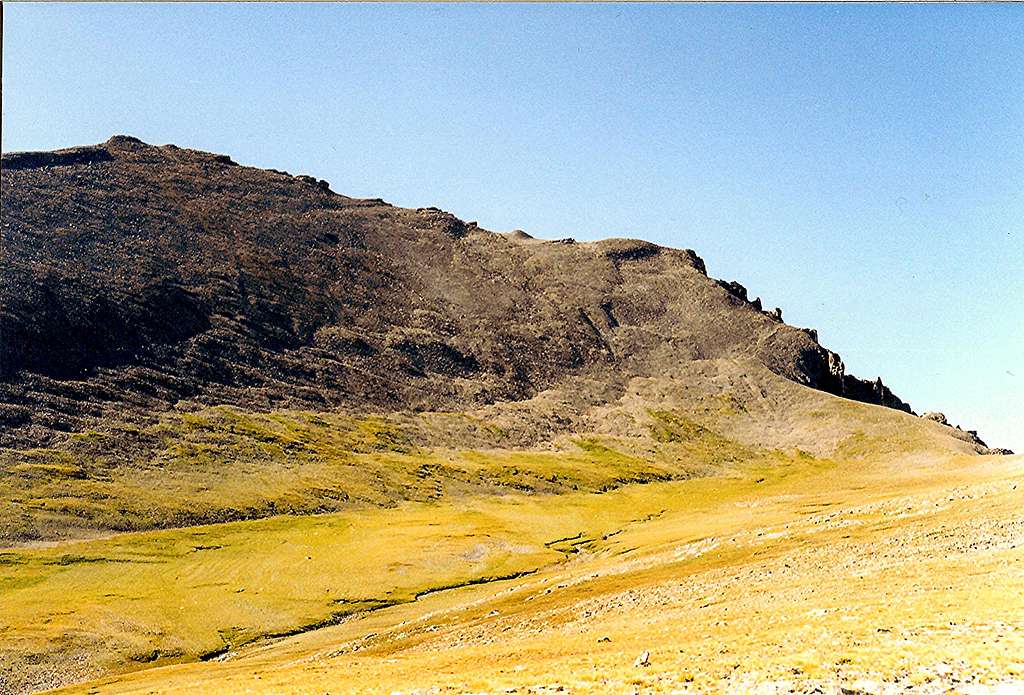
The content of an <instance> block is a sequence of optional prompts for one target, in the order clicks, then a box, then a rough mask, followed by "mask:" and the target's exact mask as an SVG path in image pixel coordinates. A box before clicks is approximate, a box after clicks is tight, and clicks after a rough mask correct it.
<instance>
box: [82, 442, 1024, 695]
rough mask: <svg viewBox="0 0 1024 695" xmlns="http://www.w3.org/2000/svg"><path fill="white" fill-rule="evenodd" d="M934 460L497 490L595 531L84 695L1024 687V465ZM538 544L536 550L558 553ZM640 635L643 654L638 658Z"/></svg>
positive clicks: (488, 509)
mask: <svg viewBox="0 0 1024 695" xmlns="http://www.w3.org/2000/svg"><path fill="white" fill-rule="evenodd" d="M936 464H937V465H934V466H929V467H928V468H927V470H925V469H924V467H921V466H918V467H913V468H905V469H902V470H900V469H898V468H894V467H892V466H891V465H888V464H885V465H882V464H880V463H867V462H862V463H861V464H859V465H850V466H848V467H844V468H842V469H839V468H834V467H830V466H822V467H819V466H813V465H798V466H793V467H790V468H789V475H781V476H778V475H773V472H772V471H768V470H765V471H760V472H758V471H751V472H750V475H749V476H744V477H737V478H731V479H705V480H694V481H681V482H671V483H664V484H658V485H655V486H645V487H643V488H640V487H630V488H626V489H623V490H619V491H616V492H613V493H608V494H605V495H600V496H596V495H576V496H565V497H561V498H558V501H557V502H556V503H554V504H550V503H549V504H546V505H545V506H544V514H543V515H537V516H536V517H535V516H534V515H536V514H537V509H536V508H535V507H534V506H533V504H534V501H530V500H504V501H501V502H499V503H497V506H496V507H492V506H491V505H492V504H495V502H488V503H483V504H482V505H481V506H480V507H477V508H475V509H474V513H476V514H480V515H481V516H482V517H484V518H487V519H488V520H489V521H488V526H490V524H491V523H493V520H494V519H496V518H503V519H506V520H513V519H514V520H517V521H518V522H523V521H525V519H527V518H529V519H531V523H529V524H526V523H520V524H518V525H516V527H515V528H511V529H509V530H510V531H511V532H512V533H513V534H515V535H517V536H518V534H520V533H522V531H521V530H520V528H530V529H536V530H537V531H538V532H539V533H540V537H544V536H545V532H546V534H547V536H548V537H550V536H556V535H558V534H559V533H568V532H570V531H577V532H582V534H583V536H584V537H585V538H589V539H590V540H589V541H588V542H587V543H586V544H584V545H583V546H582V547H581V548H580V552H579V553H577V554H576V555H573V556H572V557H571V559H569V560H567V561H562V562H557V563H554V564H549V565H547V566H546V567H544V568H542V569H541V570H540V571H539V572H537V573H536V574H531V575H527V576H524V577H520V578H518V579H512V580H508V581H499V582H493V583H488V584H480V585H475V586H470V587H466V588H463V589H457V590H452V591H445V592H439V593H433V594H429V595H426V596H421V597H420V598H419V599H417V600H416V601H414V602H411V603H405V604H403V605H399V606H395V607H391V608H385V609H381V610H377V611H371V612H369V613H363V614H361V615H359V616H355V617H353V618H352V619H350V620H349V621H346V622H344V623H342V624H340V625H337V626H334V627H329V628H326V629H323V630H317V631H312V632H308V633H305V634H302V635H298V636H295V637H292V638H289V639H285V640H283V641H279V642H275V643H270V644H265V645H262V646H257V647H254V648H249V649H243V650H241V651H240V652H239V653H237V654H235V655H233V656H232V658H230V659H228V660H226V661H223V662H220V663H203V664H186V665H181V666H169V667H165V668H158V669H153V670H148V671H141V672H138V673H135V674H131V675H126V676H121V677H115V678H108V679H105V680H102V681H98V682H96V683H93V684H90V685H89V686H88V688H84V687H83V688H82V689H81V690H82V691H84V690H86V689H89V691H90V692H216V693H225V692H273V693H286V692H332V693H337V692H392V691H394V690H401V691H405V692H408V691H409V690H412V689H416V688H430V687H432V686H442V687H444V688H445V689H448V690H450V691H453V692H479V691H486V692H508V691H509V690H511V689H517V690H515V691H518V692H526V691H527V689H529V688H535V687H537V686H547V687H549V688H554V687H557V686H563V687H565V688H567V689H568V690H569V691H571V692H631V691H632V690H633V689H634V688H639V689H641V690H642V691H644V692H670V691H675V690H678V689H680V688H692V689H695V690H707V691H713V692H721V691H723V690H727V689H729V688H733V689H734V691H736V692H748V691H749V689H750V688H751V687H752V684H753V683H755V682H756V683H760V684H762V685H763V684H765V683H766V682H768V683H774V684H777V685H782V686H784V687H785V686H787V685H789V686H793V687H797V686H798V685H800V684H804V685H821V684H824V683H827V682H843V683H846V684H847V685H852V684H854V683H855V682H857V681H858V680H861V679H864V678H867V679H870V680H872V681H874V682H876V683H877V682H881V681H883V680H888V681H890V682H893V683H899V684H900V686H901V687H922V688H924V687H926V686H929V685H930V687H932V688H933V689H938V688H939V687H940V686H949V685H951V684H954V685H955V683H956V681H957V679H962V681H964V682H966V681H970V680H973V681H975V682H993V681H1005V680H1007V679H1017V680H1016V683H1017V686H1016V687H1020V686H1021V685H1024V680H1021V679H1024V660H1022V659H1021V658H1020V655H1021V654H1024V570H1022V561H1024V522H1022V519H1021V511H1020V510H1021V502H1022V494H1021V492H1020V490H1024V459H1022V458H1021V457H1015V458H1014V459H1013V460H1006V459H999V460H995V461H993V460H991V459H979V458H975V459H971V460H968V459H965V458H961V459H946V460H944V461H936ZM776 472H781V470H779V469H776ZM754 476H756V477H754ZM758 480H761V482H759V483H758V482H756V481H758ZM883 481H885V482H887V483H888V484H881V483H882V482H883ZM591 504H593V505H594V506H593V507H590V505H591ZM571 510H575V512H581V511H582V512H583V513H582V514H580V515H578V516H577V515H576V513H575V512H574V511H571ZM587 510H589V511H587ZM597 510H600V514H599V515H597V516H592V515H591V514H592V513H594V512H596V511H597ZM395 513H397V512H387V514H395ZM503 513H508V514H510V515H511V516H503ZM432 518H436V517H432ZM534 518H538V519H540V518H543V519H544V520H545V521H544V524H545V525H546V527H545V528H543V529H541V528H539V527H538V526H537V525H535V524H534V523H533V522H532V520H533V519H534ZM450 521H454V519H450ZM455 523H459V524H461V523H463V522H455ZM464 528H465V527H464ZM506 528H508V527H506ZM609 529H616V530H617V531H618V532H615V531H612V532H611V534H614V535H610V532H609ZM501 533H502V532H499V533H498V534H497V535H498V536H499V537H500V535H501ZM603 536H607V537H603ZM482 537H483V536H481V538H482ZM492 537H493V536H492ZM522 540H523V542H526V543H530V542H531V541H530V540H528V539H527V538H522ZM532 542H534V543H535V542H536V541H532ZM534 549H535V551H536V552H537V553H538V555H537V556H536V558H532V559H531V560H528V561H527V562H526V564H529V562H532V561H542V562H543V561H546V559H547V558H544V557H543V554H542V551H541V550H540V547H539V546H535V547H534ZM606 638H607V639H606ZM645 650H648V651H649V652H650V664H649V666H648V667H646V668H638V667H635V666H634V665H633V664H634V660H635V658H636V657H637V656H638V655H639V654H640V653H641V652H642V651H645ZM865 688H866V689H867V691H868V692H871V691H872V688H871V687H870V686H865ZM74 690H75V691H78V690H79V689H74ZM783 691H784V692H785V690H783Z"/></svg>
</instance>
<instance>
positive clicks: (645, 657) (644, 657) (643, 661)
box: [633, 649, 651, 668]
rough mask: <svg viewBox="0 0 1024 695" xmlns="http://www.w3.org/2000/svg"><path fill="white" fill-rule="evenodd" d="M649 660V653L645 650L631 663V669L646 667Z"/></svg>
mask: <svg viewBox="0 0 1024 695" xmlns="http://www.w3.org/2000/svg"><path fill="white" fill-rule="evenodd" d="M650 658H651V653H650V652H649V651H647V650H646V649H645V650H644V651H643V652H642V653H641V654H640V656H638V657H637V658H636V661H634V662H633V667H634V668H644V667H646V666H647V663H648V661H649V660H650Z"/></svg>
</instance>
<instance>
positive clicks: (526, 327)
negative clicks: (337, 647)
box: [0, 136, 987, 451]
mask: <svg viewBox="0 0 1024 695" xmlns="http://www.w3.org/2000/svg"><path fill="white" fill-rule="evenodd" d="M2 168H3V176H4V186H3V208H4V222H3V237H4V240H5V243H4V246H5V254H4V255H5V266H6V267H7V272H5V273H4V279H3V280H2V281H0V323H2V324H3V326H2V328H0V330H2V333H3V342H4V345H5V349H4V351H3V352H4V359H3V360H2V362H0V424H2V425H3V427H2V428H0V446H34V445H40V444H46V443H49V442H52V441H54V440H55V438H59V437H60V436H61V433H64V432H72V431H77V430H80V429H82V428H84V427H86V426H88V425H89V423H91V422H95V421H97V420H100V419H102V418H104V417H105V416H106V415H108V414H109V413H111V412H118V413H122V414H123V413H125V412H127V413H129V414H130V417H129V419H131V417H137V418H140V419H143V420H144V419H145V418H146V415H147V413H149V412H150V411H163V410H168V409H172V408H178V409H185V410H189V409H195V408H200V407H206V406H211V405H218V404H228V405H237V406H241V407H246V408H255V409H269V408H278V407H306V408H310V407H312V408H329V409H330V408H339V407H344V408H356V409H366V410H370V411H384V412H386V411H397V410H404V409H412V410H441V409H465V408H469V407H478V406H482V405H486V404H488V403H493V402H497V401H506V400H508V401H517V400H524V399H527V398H530V397H532V396H534V395H536V394H537V393H539V392H541V391H543V390H545V389H547V388H550V387H552V386H555V385H557V384H559V383H561V382H562V381H564V380H565V378H566V377H567V376H573V377H576V376H580V377H588V378H609V377H611V376H615V377H623V378H626V377H630V376H643V375H655V374H658V373H659V372H660V371H663V370H664V369H665V368H666V367H668V366H671V365H673V364H675V363H678V362H680V361H688V360H701V359H713V358H720V357H741V356H752V357H754V358H756V359H758V360H759V361H761V362H762V363H763V364H764V365H765V366H767V367H768V369H770V370H771V371H773V372H775V373H777V374H780V375H782V376H784V377H786V378H788V379H790V380H793V381H796V382H797V383H801V384H804V385H808V386H811V387H813V388H817V389H819V390H822V391H825V392H828V393H832V394H835V395H839V396H842V397H846V398H850V399H853V400H858V401H862V402H867V403H872V404H877V405H883V406H886V407H889V408H894V409H897V410H902V411H905V412H908V413H912V412H913V411H912V410H911V409H910V406H909V405H907V404H906V403H904V402H903V401H902V400H901V399H900V398H899V397H897V396H896V395H895V394H893V393H892V392H891V391H890V390H889V388H888V387H887V386H885V385H884V384H883V383H882V381H881V379H877V380H874V381H868V380H862V379H859V378H857V377H854V376H852V375H849V374H847V373H846V370H845V366H844V365H843V362H842V359H841V357H840V356H839V355H838V354H837V353H835V352H833V351H831V350H828V349H827V348H824V347H823V346H821V345H820V344H819V343H818V338H817V332H816V331H814V330H813V329H803V328H796V327H792V326H789V325H787V324H785V323H783V322H782V316H781V310H778V309H776V310H774V311H764V310H763V308H762V307H761V304H760V300H759V299H755V300H750V299H749V298H748V296H747V291H746V289H745V288H744V287H743V286H742V285H740V284H739V283H737V282H727V281H723V280H715V279H713V278H710V277H708V276H707V271H706V268H705V266H704V262H703V261H702V260H701V259H700V257H699V256H697V254H696V253H695V252H693V251H691V250H688V249H685V250H678V249H671V248H667V247H662V246H658V245H656V244H652V243H650V242H646V241H641V240H635V239H605V240H601V241H595V242H582V243H581V242H576V241H574V240H572V239H560V240H555V241H543V240H537V239H533V238H532V237H529V235H525V234H498V233H494V232H490V231H487V230H484V229H483V228H481V227H479V226H478V225H476V223H474V222H465V221H463V220H460V219H459V218H457V217H455V216H454V215H452V214H450V213H447V212H444V211H442V210H440V209H438V208H431V207H428V208H418V209H415V210H413V209H406V208H398V207H395V206H392V205H389V204H387V203H385V202H384V201H382V200H380V199H357V198H350V197H347V196H344V195H340V194H337V193H334V192H333V191H331V190H330V186H329V184H328V183H327V182H326V181H323V180H321V179H316V178H314V177H311V176H292V175H290V174H288V173H287V172H281V171H277V170H273V169H255V168H251V167H244V166H241V165H238V164H237V163H235V162H234V161H233V160H232V159H231V158H230V157H228V156H226V155H218V154H212V153H206V152H200V151H197V150H188V149H183V148H179V147H177V146H174V145H164V146H153V145H147V144H146V143H143V142H142V141H141V140H138V139H137V138H133V137H129V136H114V137H112V138H111V139H109V140H108V141H107V142H105V143H102V144H100V145H93V146H83V147H76V148H69V149H64V150H57V151H53V152H27V153H11V154H4V155H3V167H2ZM567 268H572V269H573V272H572V274H571V275H567V274H566V269H567ZM612 380H614V379H612ZM963 436H967V435H966V434H964V435H963ZM971 436H973V438H974V439H975V440H976V442H974V443H975V444H976V446H977V447H978V450H979V451H983V450H984V451H987V448H986V447H985V445H984V443H983V442H981V440H980V439H977V437H976V435H971Z"/></svg>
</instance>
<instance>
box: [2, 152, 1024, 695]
mask: <svg viewBox="0 0 1024 695" xmlns="http://www.w3.org/2000/svg"><path fill="white" fill-rule="evenodd" d="M0 202H2V242H3V248H2V251H3V255H2V271H3V272H2V273H0V605H2V606H3V608H4V610H2V611H0V694H3V695H6V694H7V693H27V692H36V691H40V690H45V689H49V688H55V687H63V686H67V687H69V688H71V689H72V691H75V690H76V689H77V690H78V691H81V692H97V691H101V692H119V691H146V692H216V693H224V692H254V691H255V692H285V691H287V692H293V691H295V692H309V691H311V690H315V691H316V692H325V691H327V692H336V691H344V692H356V691H358V692H392V691H395V690H396V689H400V690H411V691H416V690H423V691H429V690H430V688H433V687H435V686H436V687H441V686H445V687H450V688H451V689H452V690H453V691H458V692H469V691H472V692H480V691H487V692H528V691H529V692H540V691H544V690H552V691H558V690H564V689H568V690H571V691H574V692H609V691H615V692H619V691H624V692H631V691H632V690H633V689H634V688H642V689H643V690H644V691H645V692H646V691H648V690H649V691H651V692H676V691H680V690H682V691H689V690H694V691H696V692H722V691H729V690H731V691H734V692H748V691H751V690H753V689H756V688H755V686H757V687H760V686H764V687H765V688H768V689H769V690H770V691H771V692H830V691H838V690H837V689H839V688H840V686H841V690H842V691H844V692H875V691H876V690H877V689H875V690H873V689H871V688H869V687H867V686H864V687H861V686H858V685H855V684H854V683H855V681H856V682H860V681H857V679H858V678H859V679H861V680H863V679H876V681H878V682H882V681H884V682H885V683H887V684H889V685H892V687H900V688H904V687H907V688H911V689H912V688H913V687H914V685H915V683H918V682H926V683H933V684H942V685H943V686H944V687H947V686H948V687H953V686H954V685H956V684H957V683H965V682H968V679H969V678H970V679H973V680H971V681H970V682H972V683H996V684H1003V685H1007V687H1011V688H1012V687H1017V686H1020V685H1021V683H1022V681H1021V680H1020V679H1019V678H1018V677H1017V676H1019V675H1021V673H1022V672H1020V671H1019V670H1016V671H1015V670H1014V669H1018V667H1019V657H1018V655H1019V653H1020V649H1021V648H1024V637H1022V633H1020V632H1019V631H1015V630H1014V629H1013V625H1014V624H1015V623H1014V620H1015V617H1014V616H1024V603H1022V600H1024V599H1022V596H1024V592H1020V591H1017V590H1016V589H1017V588H1019V587H1018V586H1017V584H1019V581H1018V582H1017V584H1014V582H1015V581H1017V580H1018V579H1019V577H1017V576H1016V575H1015V574H1014V571H1015V570H1014V567H1017V566H1019V564H1015V563H1019V562H1020V553H1021V550H1020V549H1021V548H1024V525H1022V524H1021V521H1020V519H1019V509H1020V508H1021V507H1020V493H1019V492H1018V484H1019V483H1020V482H1024V477H1022V476H1024V467H1022V463H1021V459H1020V457H1004V456H999V457H991V456H987V454H995V453H1009V452H1006V451H1004V450H998V449H990V448H988V447H986V446H985V444H984V443H983V442H982V441H981V440H980V439H978V438H977V435H976V434H975V433H974V432H969V431H963V430H961V429H960V428H958V427H953V426H950V425H949V424H948V423H947V422H946V420H945V418H944V417H943V416H942V415H941V414H937V413H927V414H925V416H923V417H917V416H916V415H915V414H914V413H913V412H912V411H911V409H910V407H909V406H908V405H907V404H906V403H904V402H903V401H902V400H901V399H899V398H898V397H897V396H895V395H894V394H893V393H892V392H891V391H890V390H889V389H888V388H887V387H886V386H884V384H882V382H881V380H875V381H864V380H861V379H858V378H856V377H854V376H852V375H849V374H846V372H845V368H844V366H843V362H842V360H841V358H840V357H839V356H838V355H837V354H836V353H834V352H832V351H830V350H828V349H827V348H825V347H823V346H821V345H820V344H819V343H818V340H817V334H816V332H815V331H814V330H812V329H806V328H797V327H793V326H789V325H787V324H785V323H784V322H783V321H782V315H781V314H782V312H781V310H779V309H774V310H771V311H765V310H764V307H762V306H761V302H760V300H758V299H754V300H751V299H750V298H749V297H748V295H747V291H746V289H745V288H744V287H743V286H742V285H740V284H739V283H737V282H726V281H722V280H716V279H714V278H711V277H709V276H708V274H707V271H706V268H705V265H704V262H703V261H702V260H701V259H700V257H699V256H697V254H696V253H695V252H693V251H690V250H677V249H670V248H664V247H661V246H657V245H654V244H651V243H648V242H644V241H639V240H633V239H607V240H603V241H597V242H587V243H583V242H577V241H574V240H572V239H559V240H554V241H545V240H541V239H536V238H533V237H531V236H529V235H527V234H525V233H523V232H520V231H515V232H509V233H494V232H490V231H487V230H484V229H482V228H481V227H479V226H478V225H477V224H475V223H473V222H465V221H462V220H460V219H458V218H456V217H455V216H453V215H451V214H449V213H446V212H443V211H441V210H438V209H436V208H421V209H416V210H412V209H404V208H398V207H395V206H392V205H389V204H387V203H385V202H383V201H381V200H378V199H356V198H350V197H346V196H343V195H339V194H336V193H334V192H332V191H331V190H330V186H329V185H328V184H327V182H325V181H322V180H318V179H316V178H314V177H310V176H292V175H290V174H288V173H286V172H282V171H274V170H260V169H254V168H249V167H243V166H240V165H238V164H236V163H235V162H233V161H232V160H231V159H230V158H228V157H226V156H223V155H216V154H209V153H205V152H198V151H194V150H187V149H182V148H178V147H175V146H173V145H165V146H151V145H147V144H145V143H143V142H141V141H139V140H137V139H135V138H130V137H126V136H116V137H113V138H111V139H110V140H108V141H107V142H105V143H103V144H101V145H95V146H87V147H77V148H72V149H67V150H58V151H55V152H28V153H12V154H5V155H3V158H2V201H0ZM1020 489H1024V486H1022V487H1021V488H1020ZM1018 574H1019V573H1018ZM979 577H980V578H981V579H979ZM951 606H953V607H955V610H954V609H953V608H951ZM997 609H998V610H997ZM1018 623H1019V621H1018ZM953 627H955V629H953ZM990 640H994V642H990ZM995 643H998V645H997V646H994V645H995ZM823 645H827V646H828V649H825V646H823ZM833 652H834V653H833ZM643 655H646V656H643ZM897 657H898V658H897ZM940 661H941V663H940ZM1015 664H1016V665H1015ZM153 666H162V667H166V668H158V669H155V668H151V667H153ZM914 669H917V670H914ZM439 674H440V675H439ZM908 674H909V675H908ZM566 683H568V685H565V684H566ZM833 686H834V687H833ZM886 687H888V685H886ZM936 687H938V685H936ZM830 688H831V690H830Z"/></svg>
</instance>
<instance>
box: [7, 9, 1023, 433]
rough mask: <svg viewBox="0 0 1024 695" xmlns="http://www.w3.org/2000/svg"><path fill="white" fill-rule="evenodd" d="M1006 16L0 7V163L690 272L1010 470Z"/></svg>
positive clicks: (1011, 44) (1014, 345)
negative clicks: (597, 250) (650, 258)
mask: <svg viewBox="0 0 1024 695" xmlns="http://www.w3.org/2000/svg"><path fill="white" fill-rule="evenodd" d="M1022 36H1024V5H972V6H948V5H947V6H935V5H923V6H917V5H896V6H881V5H854V6H837V5H789V6H776V7H768V6H757V5H738V6H723V5H708V6H700V5H673V6H650V5H644V6H637V5H628V6H620V5H589V6H578V5H562V6H545V5H519V6H507V5H506V6H487V5H466V6H452V5H426V6H424V5H397V6H382V5H262V6H259V5H255V6H254V5H163V6H152V5H151V6H144V5H120V4H109V5H77V6H70V5H12V4H9V3H5V7H4V37H3V38H4V47H3V77H4V85H3V86H4V93H3V119H4V120H3V149H4V151H10V150H23V149H50V148H57V147H64V146H69V145H77V144H84V143H94V142H100V141H103V140H105V139H107V137H109V136H110V135H111V134H114V133H128V134H132V135H136V136H138V137H141V138H142V139H143V140H146V141H147V142H152V143H168V142H173V143H176V144H178V145H181V146H186V147H194V148H200V149H206V150H212V151H216V152H222V153H227V154H230V155H231V156H233V157H234V158H235V159H236V160H238V161H240V162H242V163H245V164H251V165H256V166H264V167H275V168H279V169H287V170H289V171H291V172H293V173H300V172H305V173H311V174H314V175H316V176H318V177H322V178H326V179H327V180H328V181H330V182H331V185H332V187H333V188H334V190H336V191H338V192H341V193H346V194H349V195H355V196H370V197H377V196H380V197H383V198H385V199H386V200H388V201H390V202H393V203H395V204H398V205H404V206H421V205H437V206H439V207H442V208H445V209H447V210H450V211H452V212H454V213H455V214H457V215H459V216H460V217H462V218H463V219H468V220H477V221H479V223H480V224H481V225H482V226H484V227H486V228H489V229H494V230H507V229H513V228H521V229H525V230H526V231H528V232H530V233H532V234H535V235H537V236H542V237H562V236H574V237H576V238H578V239H581V240H585V239H596V238H601V237H607V236H635V237H642V238H646V239H650V240H652V241H655V242H659V243H662V244H666V245H671V246H681V247H689V248H693V249H695V250H697V252H698V253H699V254H700V255H702V256H703V257H704V259H705V260H706V262H707V266H708V269H709V271H710V272H711V274H712V275H714V276H716V277H722V278H726V279H738V280H740V281H741V282H742V283H744V284H745V285H746V286H747V287H748V288H749V289H750V291H751V292H752V294H754V295H760V296H761V297H763V298H764V300H765V302H766V304H767V305H768V306H775V305H778V306H781V307H783V309H784V312H785V318H786V320H787V321H788V322H789V323H793V324H796V325H803V326H812V327H817V328H818V329H819V331H820V334H821V339H822V342H823V344H825V345H827V346H829V347H831V348H833V349H835V350H837V351H838V352H840V353H841V354H842V355H843V357H844V358H845V360H846V363H847V365H848V367H849V369H850V370H851V371H852V372H854V373H856V374H858V375H860V376H863V377H874V376H876V375H882V376H883V377H884V379H885V381H886V383H888V384H890V385H891V386H892V388H893V389H894V390H895V391H896V392H897V393H898V394H899V395H901V396H902V397H904V398H905V399H907V400H909V401H910V402H911V404H912V405H913V406H914V407H915V409H917V410H918V411H923V410H941V411H944V412H946V413H947V415H949V416H950V418H951V419H952V420H953V421H955V422H958V423H961V424H962V425H963V426H964V427H967V428H971V429H975V428H976V429H979V430H980V432H981V435H982V436H983V437H984V438H986V439H987V440H988V441H989V443H990V444H996V445H1003V446H1011V447H1013V448H1015V449H1017V450H1024V388H1022V385H1024V297H1022V294H1024V49H1022V45H1024V42H1022V40H1021V37H1022Z"/></svg>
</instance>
